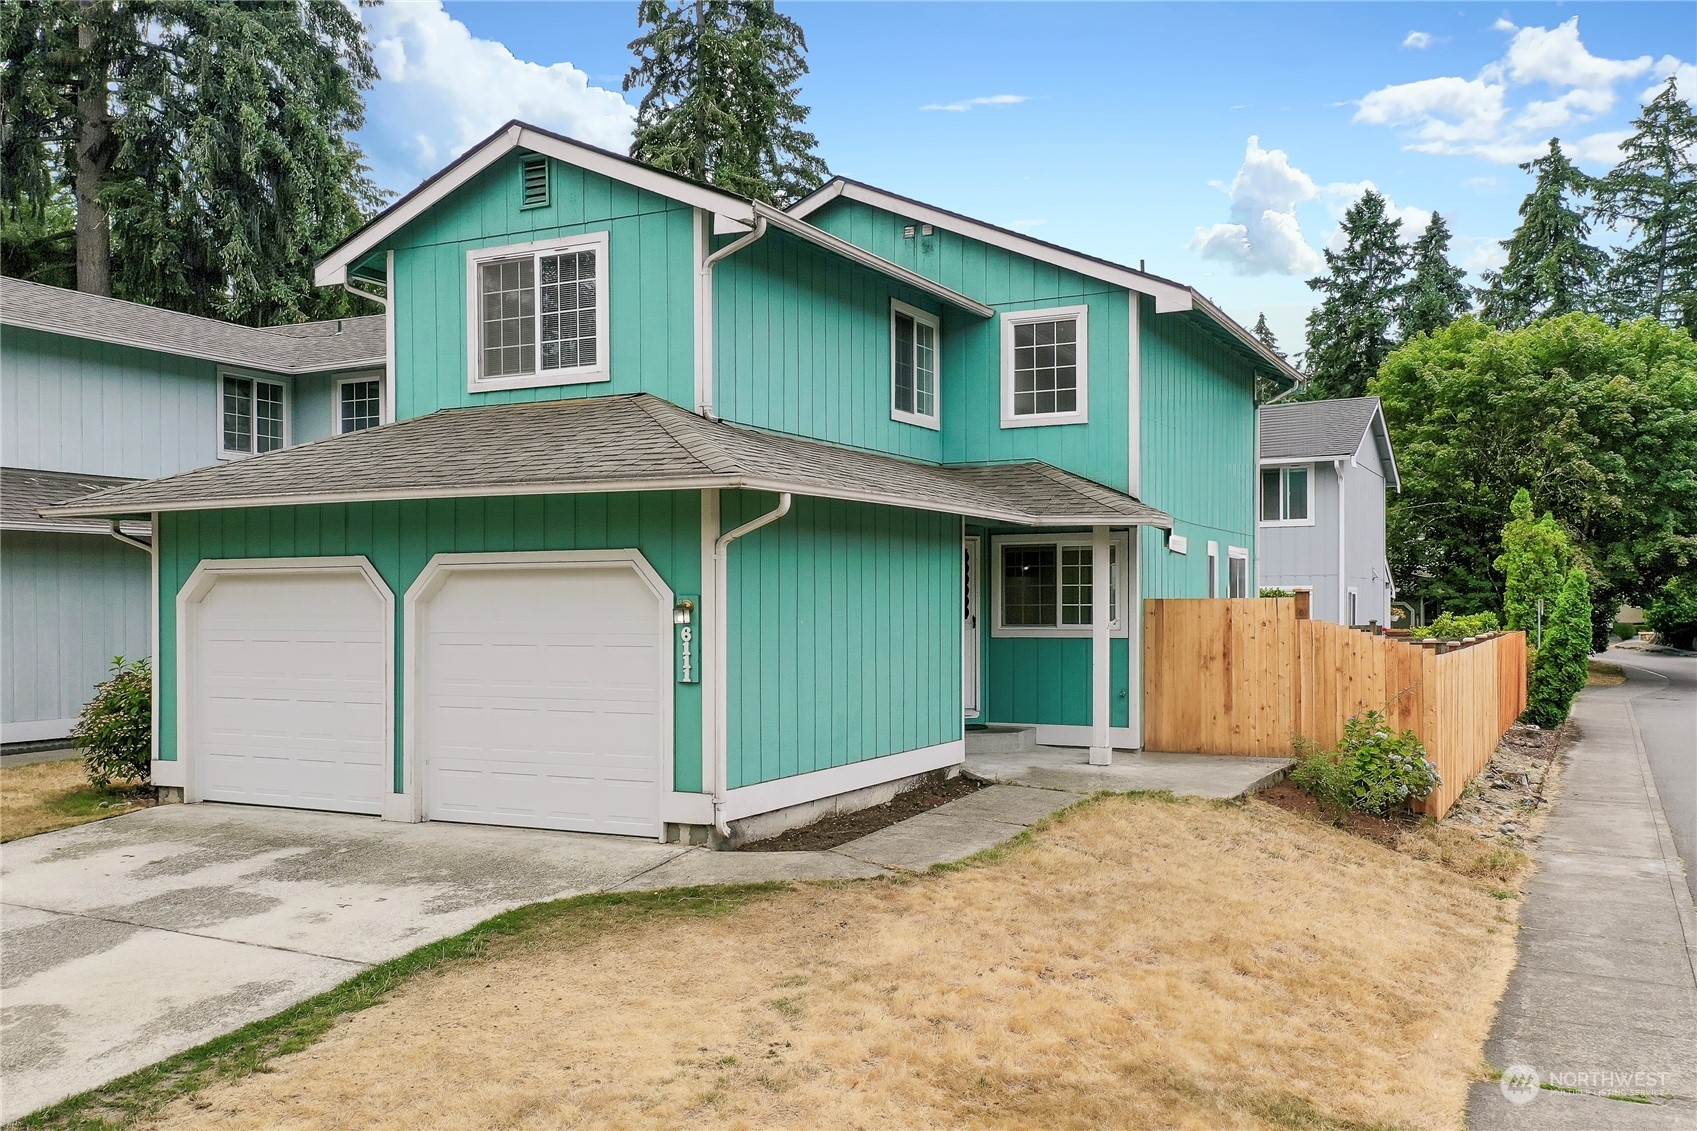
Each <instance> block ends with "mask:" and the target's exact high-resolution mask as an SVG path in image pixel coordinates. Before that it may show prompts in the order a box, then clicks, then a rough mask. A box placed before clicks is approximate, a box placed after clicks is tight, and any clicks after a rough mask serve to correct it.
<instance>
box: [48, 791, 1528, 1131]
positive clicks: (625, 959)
mask: <svg viewBox="0 0 1697 1131" xmlns="http://www.w3.org/2000/svg"><path fill="white" fill-rule="evenodd" d="M780 887H781V890H773V889H772V886H771V885H768V886H766V887H762V888H759V889H753V890H752V891H748V892H746V893H743V894H738V893H727V894H725V895H724V896H723V897H722V898H723V903H722V904H721V905H706V906H704V908H703V909H711V910H712V911H713V913H712V914H709V915H702V914H699V913H690V914H654V913H652V910H647V911H645V910H643V907H644V906H645V905H643V904H642V902H641V901H642V900H648V899H654V900H665V899H667V898H674V899H675V898H678V896H677V893H659V894H658V895H656V896H652V897H647V896H645V897H636V896H629V897H597V898H598V899H615V898H616V899H617V900H619V903H617V904H615V905H613V906H611V907H607V906H602V905H599V904H597V903H594V902H579V901H572V902H570V903H567V904H551V905H542V906H541V907H539V908H530V909H525V910H522V911H519V912H514V913H512V914H511V915H509V916H503V917H501V918H499V919H497V920H494V921H492V924H494V925H491V924H486V925H485V926H484V927H480V928H478V929H477V930H476V931H474V932H472V933H471V934H470V935H468V936H461V938H460V939H455V940H449V941H447V942H445V943H441V944H437V947H438V948H441V950H442V952H443V954H445V955H446V956H447V957H446V958H443V959H436V958H432V957H430V956H429V955H428V954H426V952H427V951H430V950H431V948H426V951H421V952H418V955H419V957H415V956H409V957H408V958H407V959H401V960H397V963H390V964H387V965H386V966H383V967H378V968H376V969H374V970H372V971H368V972H367V973H366V974H362V975H360V977H358V978H355V979H354V980H353V981H352V982H349V983H347V984H346V985H345V986H343V987H341V988H339V989H337V990H334V991H331V993H330V994H327V995H324V996H323V997H321V998H317V999H313V1001H310V1002H306V1003H303V1004H302V1005H300V1006H297V1007H295V1009H293V1010H290V1011H288V1012H286V1013H284V1014H282V1015H280V1016H279V1018H273V1019H271V1020H270V1021H267V1022H261V1023H260V1024H258V1025H255V1026H249V1027H248V1029H246V1030H243V1031H242V1032H241V1033H238V1034H235V1035H233V1036H232V1037H227V1038H223V1040H222V1042H213V1043H212V1044H211V1045H208V1046H204V1047H203V1048H202V1049H200V1050H194V1051H193V1052H191V1053H186V1054H183V1056H181V1057H178V1058H174V1060H173V1061H168V1062H166V1065H163V1066H160V1068H156V1069H150V1070H148V1071H147V1072H143V1073H138V1074H136V1076H135V1077H131V1078H130V1080H129V1081H120V1082H118V1083H117V1084H115V1085H112V1086H110V1087H109V1088H106V1089H102V1090H101V1092H100V1093H96V1094H95V1095H94V1096H93V1097H79V1098H78V1099H75V1100H72V1101H68V1102H67V1103H66V1104H65V1105H61V1107H60V1108H59V1109H55V1110H54V1111H53V1112H49V1113H46V1114H45V1115H44V1116H43V1117H38V1119H37V1120H35V1121H32V1123H33V1125H34V1126H38V1127H48V1126H51V1127H70V1126H90V1125H93V1123H92V1121H93V1119H95V1118H102V1119H106V1120H108V1121H109V1122H108V1125H109V1126H134V1125H145V1126H148V1127H160V1128H187V1127H194V1128H223V1129H234V1128H318V1127H322V1128H332V1127H365V1126H371V1127H411V1126H421V1125H434V1126H453V1127H461V1128H495V1127H501V1128H543V1127H549V1128H551V1127H558V1126H618V1127H662V1126H666V1127H670V1126H677V1125H679V1124H681V1123H685V1122H692V1121H703V1120H705V1121H707V1122H711V1123H713V1124H715V1125H723V1126H740V1127H774V1128H777V1127H798V1126H829V1127H845V1128H848V1127H881V1126H907V1127H911V1126H934V1127H951V1126H957V1127H958V1126H985V1125H988V1126H1002V1127H1031V1126H1044V1127H1099V1126H1117V1127H1133V1126H1141V1127H1153V1126H1159V1127H1172V1128H1208V1129H1210V1131H1214V1129H1221V1131H1224V1129H1236V1128H1269V1129H1271V1128H1285V1129H1295V1128H1315V1129H1320V1128H1324V1129H1331V1131H1368V1129H1372V1128H1420V1127H1453V1126H1458V1125H1460V1123H1461V1122H1462V1116H1463V1109H1464V1106H1465V1103H1466V1095H1467V1091H1466V1090H1467V1082H1468V1080H1469V1078H1470V1077H1472V1076H1473V1075H1474V1074H1475V1072H1476V1068H1477V1065H1478V1062H1479V1050H1480V1048H1481V1046H1482V1045H1483V1042H1484V1039H1485V1035H1486V1033H1487V1031H1488V1029H1489V1026H1490V1021H1491V1015H1492V1010H1493V1006H1494V1003H1495V1001H1496V999H1497V997H1498V996H1499V995H1500V993H1501V991H1502V988H1503V986H1504V984H1505V982H1506V980H1507V976H1508V971H1509V968H1510V966H1511V965H1512V961H1513V932H1512V931H1510V930H1505V929H1504V928H1505V926H1506V925H1508V924H1510V923H1512V914H1513V904H1505V903H1503V902H1500V901H1498V900H1496V899H1494V898H1492V895H1491V892H1490V890H1489V887H1488V886H1487V885H1486V884H1484V883H1480V882H1477V881H1474V880H1471V879H1468V878H1465V877H1462V876H1458V875H1456V874H1455V873H1453V872H1450V871H1447V870H1445V869H1443V868H1440V867H1437V866H1434V865H1433V864H1430V863H1427V862H1424V861H1419V860H1414V859H1410V858H1409V857H1407V856H1403V855H1399V854H1397V853H1395V852H1392V851H1389V850H1386V849H1384V848H1382V847H1380V846H1378V845H1375V844H1372V843H1370V842H1367V841H1364V840H1361V839H1359V838H1357V837H1352V836H1350V835H1348V834H1346V833H1343V832H1341V831H1339V830H1336V829H1332V828H1328V827H1325V826H1322V825H1319V824H1317V823H1315V822H1313V821H1309V820H1305V819H1303V818H1300V817H1296V816H1293V815H1290V814H1287V813H1284V812H1281V811H1278V810H1276V809H1274V808H1272V807H1270V806H1266V805H1263V804H1260V803H1256V802H1250V803H1247V804H1235V805H1233V804H1214V803H1208V802H1201V801H1170V800H1161V799H1157V798H1152V797H1136V798H1131V797H1106V798H1100V799H1098V800H1096V801H1094V802H1092V803H1089V804H1086V805H1082V806H1079V807H1076V808H1074V809H1072V810H1070V811H1069V812H1067V813H1066V814H1064V815H1062V816H1060V817H1058V818H1056V819H1054V820H1052V821H1050V822H1048V823H1047V824H1045V825H1044V826H1043V827H1041V828H1040V829H1038V830H1036V831H1035V832H1033V833H1031V834H1029V835H1027V836H1024V837H1021V838H1017V843H1015V844H1013V845H1011V846H1009V847H1007V848H1003V849H999V850H996V851H994V852H991V853H988V854H985V855H984V856H982V857H980V858H978V859H977V860H975V862H974V863H972V864H971V865H969V866H967V867H961V868H955V869H952V870H943V871H937V872H933V873H930V874H926V875H923V876H915V877H906V878H902V879H898V880H881V881H867V882H860V883H832V884H808V885H799V884H798V885H781V886H780ZM719 890H721V889H707V890H706V891H705V892H703V893H697V894H696V895H694V896H690V897H689V898H692V899H710V898H712V893H713V892H715V891H719ZM753 896H758V898H753ZM664 906H665V905H664V904H663V903H662V904H658V905H656V909H658V908H661V907H664ZM208 1050H211V1051H208ZM397 1066H404V1067H402V1068H397ZM167 1078H170V1079H174V1080H175V1083H169V1084H168V1086H167V1085H162V1084H160V1083H159V1081H161V1080H162V1079H167ZM173 1096H175V1098H174V1099H172V1097H173ZM167 1100H169V1101H170V1102H169V1103H167V1104H166V1106H164V1107H163V1109H162V1110H161V1108H160V1106H159V1105H160V1104H161V1103H163V1102H165V1101H167Z"/></svg>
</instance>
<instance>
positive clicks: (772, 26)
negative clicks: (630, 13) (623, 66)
mask: <svg viewBox="0 0 1697 1131" xmlns="http://www.w3.org/2000/svg"><path fill="white" fill-rule="evenodd" d="M637 25H638V26H639V27H641V28H643V29H644V31H643V33H642V34H641V35H640V36H638V37H637V38H636V39H635V40H633V41H632V42H631V45H630V49H631V51H632V52H634V53H635V54H636V58H637V61H636V65H635V66H633V67H632V68H631V69H630V73H628V74H627V75H626V76H625V83H624V88H625V89H626V90H634V89H636V88H638V87H644V88H646V89H645V90H644V91H643V95H642V101H641V103H640V104H639V105H638V106H637V113H636V136H635V138H634V139H633V140H632V141H631V147H630V155H631V156H632V157H634V158H636V159H637V160H638V161H642V162H645V163H647V164H649V165H653V166H654V167H655V168H658V169H665V170H667V171H669V172H673V173H678V174H680V175H682V176H685V177H691V178H693V179H695V180H697V181H701V182H703V183H706V184H712V185H717V186H718V187H720V188H722V189H725V190H727V191H729V192H734V193H738V194H740V195H742V196H748V197H753V198H754V199H756V200H763V201H765V202H767V203H768V204H776V205H780V206H782V205H786V204H789V203H790V202H792V201H794V200H796V199H798V198H800V197H802V196H805V195H807V194H808V193H809V192H812V191H813V190H814V189H816V188H818V187H819V186H820V185H821V184H823V183H824V181H825V178H826V177H827V176H829V175H830V172H829V170H828V169H827V168H826V167H825V162H824V161H823V160H822V159H820V158H819V157H818V156H817V155H816V154H815V153H814V152H813V151H814V149H815V148H816V147H817V146H818V144H819V141H818V139H817V138H815V137H814V136H813V135H812V134H811V133H808V132H807V131H806V130H805V129H803V128H802V127H803V125H804V124H805V123H806V121H807V116H808V113H809V111H808V108H807V107H805V106H803V105H802V104H801V101H800V94H801V88H800V80H801V76H803V75H805V74H806V73H807V38H806V36H805V35H803V34H802V30H801V25H799V24H797V23H796V22H795V21H794V20H792V19H791V18H790V17H788V16H786V15H783V14H782V13H780V12H779V11H778V10H777V9H776V8H775V7H774V6H773V4H772V2H771V0H684V2H682V3H678V4H673V3H671V2H670V0H640V3H638V5H637Z"/></svg>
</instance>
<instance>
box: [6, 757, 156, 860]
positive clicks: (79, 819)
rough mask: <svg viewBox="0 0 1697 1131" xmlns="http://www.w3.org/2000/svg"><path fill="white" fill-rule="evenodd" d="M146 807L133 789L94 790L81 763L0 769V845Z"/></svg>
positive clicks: (146, 802) (78, 759) (140, 795)
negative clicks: (3, 842)
mask: <svg viewBox="0 0 1697 1131" xmlns="http://www.w3.org/2000/svg"><path fill="white" fill-rule="evenodd" d="M147 804H149V801H148V799H147V798H145V797H144V796H143V795H142V794H141V792H140V790H139V789H138V788H137V787H135V786H127V787H119V788H114V789H95V788H94V787H93V786H91V785H89V784H88V778H87V776H86V775H84V773H83V766H82V759H80V758H71V759H67V760H65V761H60V762H35V763H33V764H31V765H28V766H7V767H5V768H0V841H8V840H17V839H18V838H19V837H25V836H34V835H35V834H37V833H46V832H52V831H53V830H54V829H68V828H70V827H71V826H72V825H81V824H86V823H88V822H89V821H98V820H101V819H102V818H105V817H116V816H117V815H118V814H120V813H128V812H130V811H132V810H134V809H139V808H141V807H143V806H145V805H147Z"/></svg>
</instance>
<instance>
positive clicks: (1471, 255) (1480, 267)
mask: <svg viewBox="0 0 1697 1131" xmlns="http://www.w3.org/2000/svg"><path fill="white" fill-rule="evenodd" d="M1456 242H1457V243H1461V242H1463V237H1459V236H1458V237H1457V238H1456ZM1507 262H1508V252H1507V251H1506V250H1504V248H1503V245H1502V241H1500V240H1478V241H1477V243H1476V244H1475V246H1474V248H1473V250H1472V251H1470V252H1468V253H1467V254H1466V255H1464V256H1463V257H1462V260H1461V265H1462V267H1463V268H1464V269H1466V270H1468V271H1472V272H1475V273H1477V272H1480V271H1495V270H1497V268H1499V267H1501V266H1503V264H1505V263H1507Z"/></svg>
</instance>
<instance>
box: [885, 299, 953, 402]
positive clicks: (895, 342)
mask: <svg viewBox="0 0 1697 1131" xmlns="http://www.w3.org/2000/svg"><path fill="white" fill-rule="evenodd" d="M937 329H938V327H937V318H936V316H935V315H932V314H927V313H926V312H925V311H923V310H920V309H918V308H917V307H912V306H909V305H907V304H906V303H904V302H894V301H892V302H891V303H890V417H891V418H892V419H894V420H901V421H905V422H906V423H908V424H918V425H920V426H921V427H925V428H938V427H941V424H940V423H939V421H940V413H939V412H938V406H937V372H938V360H937V359H938V351H937Z"/></svg>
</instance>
